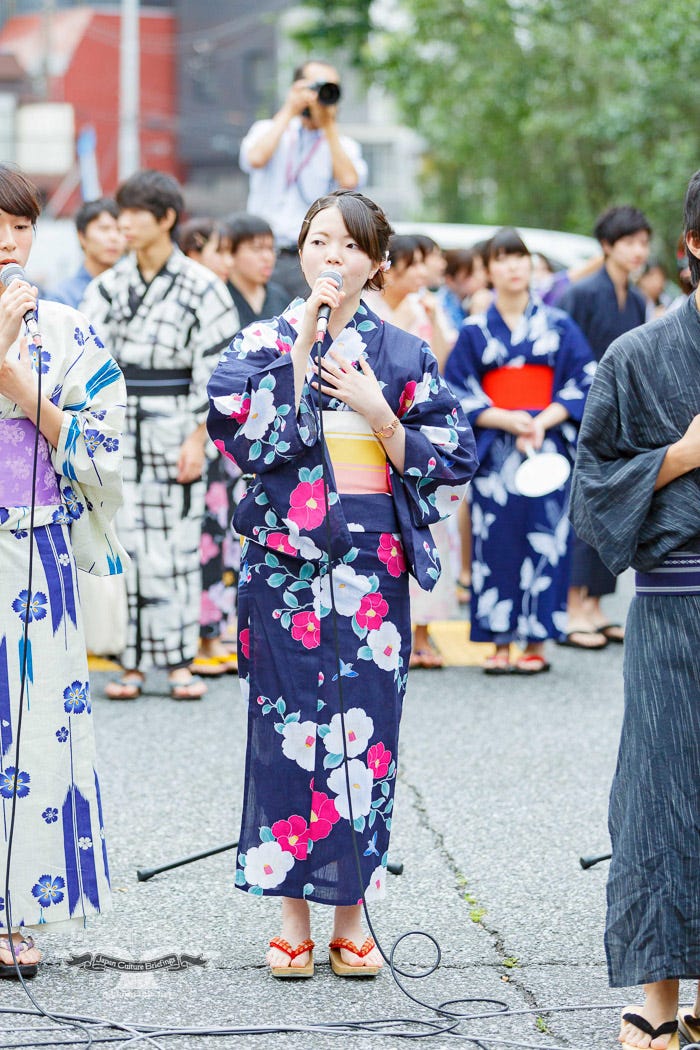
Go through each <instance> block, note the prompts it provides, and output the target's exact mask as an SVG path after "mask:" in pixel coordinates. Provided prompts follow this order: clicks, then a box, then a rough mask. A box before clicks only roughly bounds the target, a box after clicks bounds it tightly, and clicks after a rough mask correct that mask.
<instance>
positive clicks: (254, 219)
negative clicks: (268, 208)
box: [219, 211, 274, 252]
mask: <svg viewBox="0 0 700 1050" xmlns="http://www.w3.org/2000/svg"><path fill="white" fill-rule="evenodd" d="M219 237H220V238H221V240H222V241H224V242H225V243H226V244H227V245H229V246H230V249H231V251H232V252H237V251H238V249H239V247H240V246H241V244H243V243H244V242H245V241H253V240H255V238H256V237H273V238H274V234H273V232H272V227H271V226H270V224H269V222H267V221H266V220H265V219H263V218H261V216H260V215H252V214H251V213H250V212H248V211H236V212H234V213H233V214H232V215H229V216H227V217H226V218H225V219H224V220H223V221H222V222H221V223H219Z"/></svg>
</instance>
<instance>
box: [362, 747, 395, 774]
mask: <svg viewBox="0 0 700 1050" xmlns="http://www.w3.org/2000/svg"><path fill="white" fill-rule="evenodd" d="M367 765H368V767H369V768H370V769H371V770H372V773H373V774H374V779H375V780H381V779H382V777H385V776H386V775H387V773H388V771H389V766H390V765H391V751H387V749H386V748H385V747H384V744H383V743H382V742H381V740H379V741H378V742H377V743H376V744H372V746H371V747H370V748H368V749H367Z"/></svg>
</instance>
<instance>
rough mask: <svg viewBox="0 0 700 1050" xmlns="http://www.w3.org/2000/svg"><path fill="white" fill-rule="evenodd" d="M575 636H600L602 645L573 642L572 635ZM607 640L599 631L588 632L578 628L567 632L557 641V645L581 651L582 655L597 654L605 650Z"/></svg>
mask: <svg viewBox="0 0 700 1050" xmlns="http://www.w3.org/2000/svg"><path fill="white" fill-rule="evenodd" d="M576 634H579V635H580V634H587V635H596V634H597V635H601V637H602V638H603V639H604V641H603V644H602V645H586V644H585V643H584V642H575V641H574V635H576ZM608 641H609V639H608V638H607V637H606V635H604V634H602V632H601V631H589V630H583V629H582V628H579V629H578V630H576V631H569V633H568V634H566V635H565V636H564V637H563V638H559V639H557V645H562V646H564V647H568V648H569V649H582V650H583V652H584V653H598V652H600V650H601V649H605V648H606V646H607V644H608Z"/></svg>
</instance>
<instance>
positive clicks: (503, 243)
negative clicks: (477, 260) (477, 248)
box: [484, 226, 530, 266]
mask: <svg viewBox="0 0 700 1050" xmlns="http://www.w3.org/2000/svg"><path fill="white" fill-rule="evenodd" d="M529 254H530V249H529V248H528V246H527V245H526V244H525V241H524V240H523V239H522V237H521V236H520V234H519V233H518V231H517V230H516V229H514V228H513V227H512V226H502V227H501V229H500V230H496V232H495V233H494V235H493V237H491V238H490V240H488V241H487V242H486V247H485V249H484V258H485V260H486V265H487V266H488V264H489V263H490V262H491V261H492V260H493V259H498V258H499V257H500V256H501V255H529Z"/></svg>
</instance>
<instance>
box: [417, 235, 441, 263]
mask: <svg viewBox="0 0 700 1050" xmlns="http://www.w3.org/2000/svg"><path fill="white" fill-rule="evenodd" d="M413 236H414V237H415V238H416V241H417V242H418V250H419V251H420V252H421V254H422V255H423V258H424V259H425V257H426V256H427V255H432V253H433V252H441V251H442V248H441V247H440V245H439V244H438V242H437V241H434V240H433V238H432V237H429V236H428V234H427V233H414V234H413Z"/></svg>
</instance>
